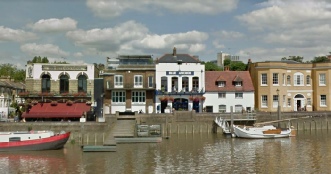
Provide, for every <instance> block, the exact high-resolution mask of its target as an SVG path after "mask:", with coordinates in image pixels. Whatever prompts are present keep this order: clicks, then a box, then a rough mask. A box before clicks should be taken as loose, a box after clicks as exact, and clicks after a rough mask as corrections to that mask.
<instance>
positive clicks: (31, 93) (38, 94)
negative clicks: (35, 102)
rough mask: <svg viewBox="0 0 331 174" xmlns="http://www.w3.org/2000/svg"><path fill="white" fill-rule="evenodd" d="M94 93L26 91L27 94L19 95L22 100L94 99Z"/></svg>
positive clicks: (21, 93)
mask: <svg viewBox="0 0 331 174" xmlns="http://www.w3.org/2000/svg"><path fill="white" fill-rule="evenodd" d="M91 94H92V91H88V92H77V91H71V92H63V93H60V92H58V91H50V92H41V91H25V92H20V93H18V96H19V97H22V98H36V97H55V98H60V97H61V98H63V97H68V98H70V97H71V98H74V97H76V98H77V97H83V98H84V97H87V98H91V97H92V95H91Z"/></svg>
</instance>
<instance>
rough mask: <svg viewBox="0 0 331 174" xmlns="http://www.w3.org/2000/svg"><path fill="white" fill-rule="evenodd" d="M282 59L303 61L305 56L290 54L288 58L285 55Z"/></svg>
mask: <svg viewBox="0 0 331 174" xmlns="http://www.w3.org/2000/svg"><path fill="white" fill-rule="evenodd" d="M281 60H293V61H296V62H300V63H303V57H302V56H288V58H287V57H283V58H282V59H281Z"/></svg>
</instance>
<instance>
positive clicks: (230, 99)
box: [204, 92, 255, 113]
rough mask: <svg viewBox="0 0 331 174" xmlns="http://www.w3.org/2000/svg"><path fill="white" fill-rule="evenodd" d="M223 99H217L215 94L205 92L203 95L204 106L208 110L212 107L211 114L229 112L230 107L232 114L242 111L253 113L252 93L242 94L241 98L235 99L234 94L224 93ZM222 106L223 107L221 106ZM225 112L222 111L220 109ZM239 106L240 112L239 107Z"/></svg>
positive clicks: (217, 96)
mask: <svg viewBox="0 0 331 174" xmlns="http://www.w3.org/2000/svg"><path fill="white" fill-rule="evenodd" d="M225 93H226V95H225V98H219V95H218V93H217V92H206V93H205V95H204V96H205V97H206V100H205V103H204V106H205V107H206V108H207V109H208V108H211V107H212V112H213V113H221V112H228V113H229V112H231V110H230V107H231V106H232V107H233V112H242V109H244V111H253V110H254V101H255V100H254V92H242V93H243V96H242V98H236V97H235V92H225ZM221 105H223V106H221ZM224 105H225V108H226V110H225V111H223V110H222V109H223V108H224ZM240 106H241V108H242V109H241V110H239V107H240Z"/></svg>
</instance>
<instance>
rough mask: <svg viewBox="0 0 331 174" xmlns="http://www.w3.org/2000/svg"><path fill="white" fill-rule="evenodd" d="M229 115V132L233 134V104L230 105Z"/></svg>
mask: <svg viewBox="0 0 331 174" xmlns="http://www.w3.org/2000/svg"><path fill="white" fill-rule="evenodd" d="M230 116H231V134H232V135H233V106H230Z"/></svg>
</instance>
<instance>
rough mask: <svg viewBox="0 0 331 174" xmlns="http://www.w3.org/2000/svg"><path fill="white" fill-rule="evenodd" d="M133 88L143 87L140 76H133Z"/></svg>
mask: <svg viewBox="0 0 331 174" xmlns="http://www.w3.org/2000/svg"><path fill="white" fill-rule="evenodd" d="M134 87H140V88H142V87H143V76H142V75H135V76H134Z"/></svg>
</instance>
